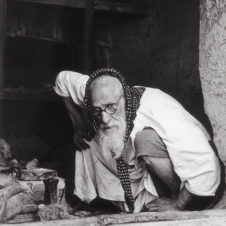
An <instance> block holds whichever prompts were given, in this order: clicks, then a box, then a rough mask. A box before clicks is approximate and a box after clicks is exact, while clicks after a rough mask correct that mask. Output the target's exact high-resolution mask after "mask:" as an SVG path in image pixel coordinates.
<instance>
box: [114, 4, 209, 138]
mask: <svg viewBox="0 0 226 226" xmlns="http://www.w3.org/2000/svg"><path fill="white" fill-rule="evenodd" d="M149 4H150V10H151V15H150V16H149V17H147V18H142V19H132V20H131V19H130V20H124V21H119V22H118V23H116V24H114V25H113V26H112V37H113V38H112V39H113V47H112V65H113V66H114V67H116V68H118V69H119V70H121V71H122V72H123V73H124V74H125V75H126V77H127V80H128V81H129V82H131V83H132V84H139V85H145V86H150V87H156V88H160V89H162V90H163V91H165V92H167V93H169V94H170V95H172V96H173V97H175V98H176V99H177V100H178V101H180V102H181V103H182V104H183V106H185V108H186V109H187V110H188V111H189V112H191V113H192V114H193V115H194V116H195V117H196V118H198V119H199V120H200V121H201V122H202V123H203V124H204V125H205V126H206V127H207V129H208V130H209V132H210V133H211V135H212V128H211V125H210V122H209V119H208V118H207V116H206V115H205V113H204V106H203V95H202V89H201V82H200V75H199V20H200V18H199V1H197V0H190V1H187V0H159V1H150V2H149Z"/></svg>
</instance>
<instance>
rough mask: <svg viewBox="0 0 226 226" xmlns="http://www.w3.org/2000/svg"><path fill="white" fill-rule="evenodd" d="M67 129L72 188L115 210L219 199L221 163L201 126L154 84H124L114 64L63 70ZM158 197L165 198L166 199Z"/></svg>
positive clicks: (59, 84)
mask: <svg viewBox="0 0 226 226" xmlns="http://www.w3.org/2000/svg"><path fill="white" fill-rule="evenodd" d="M55 91H56V93H57V94H58V95H60V96H62V97H63V99H64V102H65V105H66V108H67V109H68V112H69V116H70V118H71V120H72V123H73V126H74V130H75V134H74V143H75V148H76V150H79V151H77V152H76V155H75V190H74V194H75V195H77V196H78V197H79V198H80V199H81V200H82V201H85V202H90V201H92V200H93V199H95V198H96V197H97V196H98V197H100V198H103V199H106V200H109V201H111V202H112V203H114V204H115V205H116V206H118V207H119V208H120V209H121V210H122V211H126V212H140V211H142V210H150V211H164V210H173V209H178V210H184V209H205V208H208V207H210V206H211V205H213V204H214V203H215V202H216V201H217V199H219V197H220V194H221V193H222V192H221V190H222V189H221V187H222V186H221V185H222V182H221V165H220V162H219V159H218V158H217V156H216V154H215V152H214V151H213V149H212V147H211V145H210V143H209V136H208V133H207V132H206V130H205V128H204V127H203V126H202V125H201V123H199V122H198V121H197V120H196V119H195V118H194V117H193V116H192V115H190V114H189V113H188V112H187V111H186V110H185V109H184V108H183V107H182V106H181V105H180V104H179V103H178V102H177V101H176V100H175V99H173V98H172V97H170V96H169V95H167V94H166V93H164V92H162V91H160V90H159V89H153V88H147V87H131V86H128V85H127V84H126V83H125V80H124V78H123V77H122V75H121V73H120V72H118V71H117V70H115V69H109V68H104V69H100V70H98V71H96V72H94V73H93V74H91V76H90V77H89V76H87V75H83V74H79V73H76V72H70V71H63V72H61V73H60V74H59V75H58V76H57V79H56V86H55ZM165 197H168V199H166V198H165Z"/></svg>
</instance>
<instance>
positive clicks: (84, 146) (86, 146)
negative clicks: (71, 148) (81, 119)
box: [79, 138, 89, 149]
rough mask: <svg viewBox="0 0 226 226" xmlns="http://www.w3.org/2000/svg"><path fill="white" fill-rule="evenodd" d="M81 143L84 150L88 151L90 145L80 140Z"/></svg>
mask: <svg viewBox="0 0 226 226" xmlns="http://www.w3.org/2000/svg"><path fill="white" fill-rule="evenodd" d="M79 143H80V145H81V147H82V149H87V148H89V145H88V144H87V143H86V142H85V140H84V139H82V138H80V139H79Z"/></svg>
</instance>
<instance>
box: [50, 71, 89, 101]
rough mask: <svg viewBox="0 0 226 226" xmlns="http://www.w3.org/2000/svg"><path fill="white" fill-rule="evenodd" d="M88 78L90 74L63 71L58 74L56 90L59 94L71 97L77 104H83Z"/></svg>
mask: <svg viewBox="0 0 226 226" xmlns="http://www.w3.org/2000/svg"><path fill="white" fill-rule="evenodd" d="M88 79H89V76H88V75H83V74H80V73H77V72H73V71H62V72H60V73H59V74H58V75H57V78H56V82H55V87H54V90H55V92H56V93H57V94H58V95H59V96H62V97H71V98H72V100H73V101H74V103H75V104H77V105H82V103H83V99H84V96H85V88H86V82H87V81H88Z"/></svg>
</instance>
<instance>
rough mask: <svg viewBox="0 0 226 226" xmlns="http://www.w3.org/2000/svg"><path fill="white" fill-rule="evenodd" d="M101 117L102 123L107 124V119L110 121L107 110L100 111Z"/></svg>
mask: <svg viewBox="0 0 226 226" xmlns="http://www.w3.org/2000/svg"><path fill="white" fill-rule="evenodd" d="M101 119H102V122H103V123H104V124H108V123H109V121H110V115H109V114H108V113H107V112H105V111H102V113H101Z"/></svg>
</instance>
